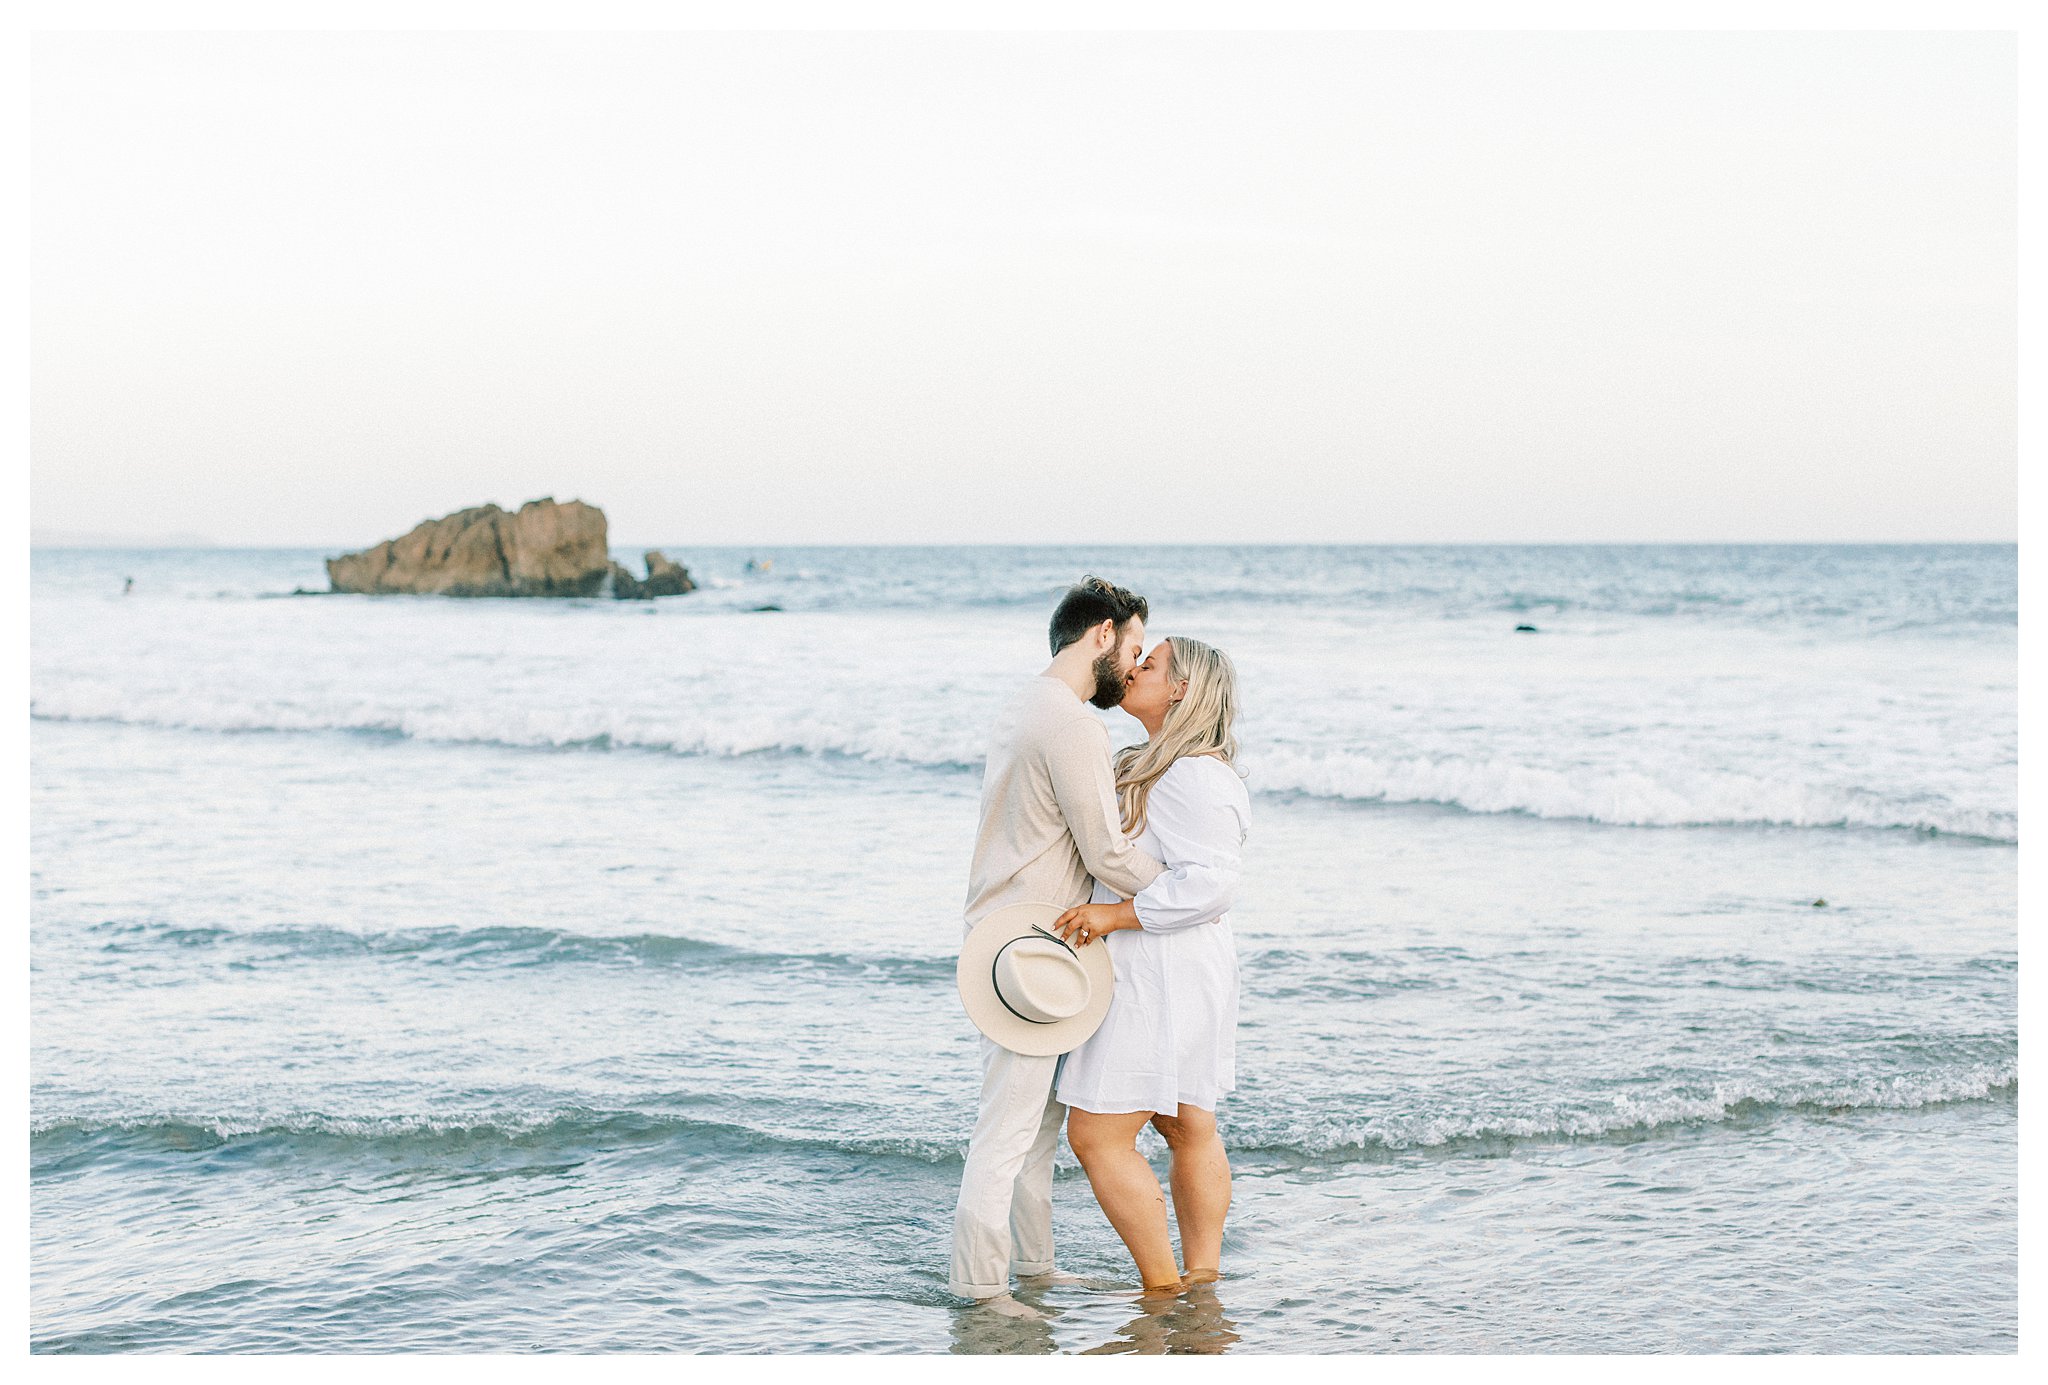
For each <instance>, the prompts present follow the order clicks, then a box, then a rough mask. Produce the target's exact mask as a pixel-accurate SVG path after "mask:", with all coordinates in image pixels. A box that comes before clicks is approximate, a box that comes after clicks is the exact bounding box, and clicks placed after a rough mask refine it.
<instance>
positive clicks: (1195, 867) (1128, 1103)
mask: <svg viewBox="0 0 2048 1385" xmlns="http://www.w3.org/2000/svg"><path fill="white" fill-rule="evenodd" d="M1250 824H1251V796H1250V795H1249V794H1248V793H1246V791H1245V787H1244V780H1242V779H1240V778H1239V777H1238V775H1237V771H1236V770H1234V769H1232V768H1231V767H1230V766H1229V765H1226V764H1225V763H1223V761H1221V760H1219V759H1217V758H1216V757H1215V756H1213V755H1187V756H1183V757H1181V758H1180V759H1178V760H1175V761H1174V762H1173V763H1172V764H1171V765H1169V766H1168V767H1167V770H1166V773H1164V774H1162V775H1160V776H1159V778H1158V779H1157V780H1156V781H1154V783H1153V785H1152V793H1151V796H1150V797H1149V798H1148V799H1147V800H1146V804H1145V830H1144V831H1143V832H1141V833H1139V835H1138V837H1137V846H1138V848H1139V849H1140V850H1142V851H1144V852H1145V853H1146V854H1148V855H1150V856H1151V857H1152V858H1153V859H1155V860H1157V861H1159V862H1160V863H1161V864H1163V865H1165V866H1166V872H1165V874H1163V875H1161V876H1160V877H1159V878H1158V879H1157V880H1155V881H1153V882H1152V883H1151V884H1150V885H1148V886H1146V887H1145V888H1144V889H1143V890H1142V891H1140V892H1139V893H1138V895H1137V897H1136V899H1135V901H1134V902H1135V904H1136V906H1137V911H1138V922H1139V923H1140V924H1141V925H1142V927H1139V928H1125V929H1119V930H1118V931H1116V932H1114V933H1111V934H1109V935H1108V936H1107V937H1105V938H1103V939H1102V940H1101V942H1100V943H1098V944H1095V945H1096V946H1102V947H1107V948H1108V949H1109V958H1110V963H1111V965H1112V968H1113V969H1114V971H1115V972H1116V990H1115V991H1114V992H1112V994H1111V999H1110V1002H1109V1013H1108V1015H1106V1016H1105V1017H1104V1018H1103V1021H1102V1027H1101V1028H1100V1029H1097V1030H1096V1031H1095V1033H1094V1034H1092V1035H1090V1036H1089V1038H1088V1039H1087V1041H1086V1042H1084V1043H1083V1044H1082V1045H1081V1046H1080V1047H1079V1048H1077V1049H1075V1050H1074V1051H1073V1052H1071V1053H1069V1054H1067V1055H1066V1056H1065V1057H1064V1058H1062V1059H1061V1060H1060V1068H1059V1077H1058V1079H1057V1084H1058V1085H1057V1090H1058V1096H1059V1100H1060V1101H1062V1102H1063V1103H1065V1104H1066V1105H1068V1106H1076V1107H1079V1108H1080V1109H1081V1110H1083V1111H1093V1112H1096V1113H1098V1114H1102V1115H1111V1114H1117V1113H1125V1112H1132V1111H1153V1112H1158V1113H1160V1114H1164V1115H1172V1114H1173V1113H1174V1112H1175V1111H1176V1110H1178V1109H1179V1108H1180V1107H1181V1106H1182V1105H1188V1106H1199V1107H1201V1108H1202V1109H1203V1110H1205V1111H1213V1110H1215V1109H1216V1102H1217V1100H1218V1099H1219V1098H1221V1097H1222V1096H1223V1094H1224V1093H1226V1092H1228V1091H1230V1090H1231V1088H1233V1087H1235V1086H1236V1085H1237V945H1236V942H1235V940H1234V939H1233V938H1232V937H1231V934H1230V920H1229V919H1228V918H1227V917H1226V914H1227V912H1228V910H1229V908H1230V906H1231V903H1232V902H1233V901H1234V899H1235V898H1236V895H1237V882H1238V874H1239V871H1240V868H1241V861H1242V853H1243V847H1244V839H1245V833H1246V831H1247V830H1248V829H1249V827H1250ZM1118 898H1120V896H1118V895H1117V894H1115V893H1114V892H1113V891H1111V890H1109V889H1107V888H1105V887H1104V886H1102V885H1099V884H1098V885H1097V886H1096V887H1095V902H1096V903H1098V904H1113V903H1115V902H1116V901H1117V899H1118Z"/></svg>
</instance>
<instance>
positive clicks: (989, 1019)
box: [954, 904, 1116, 1057]
mask: <svg viewBox="0 0 2048 1385" xmlns="http://www.w3.org/2000/svg"><path fill="white" fill-rule="evenodd" d="M1065 912H1067V911H1066V910H1065V909H1062V908H1060V907H1059V906H1058V905H1055V904H1012V905H1011V906H1010V907H1009V908H1007V909H998V910H996V911H995V912H994V913H993V914H990V915H989V916H988V917H987V918H985V919H983V920H982V921H981V922H980V923H977V924H975V925H974V928H973V931H971V932H970V933H968V935H967V940H966V941H965V942H963V943H961V944H960V965H959V967H958V968H957V969H956V970H955V972H954V976H955V979H956V980H957V982H958V984H959V987H960V1003H961V1004H962V1005H964V1006H966V1007H967V1018H969V1019H970V1020H973V1021H974V1027H975V1028H976V1029H979V1030H980V1031H981V1032H982V1033H984V1034H986V1035H988V1036H989V1038H991V1039H993V1040H995V1041H996V1042H997V1043H998V1044H1001V1045H1002V1046H1003V1047H1004V1048H1007V1049H1009V1050H1010V1052H1012V1053H1022V1054H1026V1055H1029V1056H1033V1057H1050V1056H1052V1055H1053V1054H1057V1053H1067V1052H1070V1051H1071V1050H1073V1049H1076V1048H1079V1047H1080V1046H1081V1043H1082V1041H1083V1040H1085V1039H1086V1038H1087V1037H1088V1036H1089V1035H1090V1034H1093V1033H1094V1032H1095V1031H1096V1030H1097V1029H1099V1028H1101V1027H1102V1017H1103V1016H1104V1015H1106V1014H1108V1013H1109V1000H1110V989H1111V987H1113V986H1114V985H1115V984H1116V969H1115V968H1114V967H1112V966H1111V965H1110V961H1109V944H1108V943H1107V942H1106V941H1104V940H1103V939H1101V938H1097V939H1096V940H1095V941H1094V942H1092V943H1090V944H1088V945H1087V946H1086V947H1076V948H1075V949H1074V955H1075V956H1076V957H1078V958H1080V959H1081V965H1082V967H1083V968H1085V969H1086V970H1087V973H1088V1004H1087V1007H1086V1008H1085V1009H1083V1010H1082V1011H1081V1012H1080V1013H1079V1014H1075V1015H1069V1016H1068V1017H1067V1018H1065V1019H1063V1020H1055V1021H1053V1022H1052V1023H1050V1024H1036V1023H1033V1022H1032V1021H1030V1020H1027V1019H1025V1018H1024V1017H1023V1016H1021V1015H1017V1014H1014V1013H1012V1012H1011V1010H1010V1008H1009V1007H1008V1006H1006V1005H1004V1004H1003V1002H1002V1000H1001V999H1000V998H999V997H998V996H997V995H996V982H995V963H996V954H997V953H998V952H1001V951H1002V950H1003V945H1004V944H1005V943H1008V942H1010V941H1012V940H1013V939H1016V938H1023V937H1030V936H1031V935H1032V934H1031V930H1032V927H1033V926H1034V925H1036V926H1037V927H1039V928H1043V929H1046V930H1047V931H1051V929H1052V924H1053V920H1054V919H1057V918H1058V917H1059V916H1060V915H1061V914H1064V913H1065Z"/></svg>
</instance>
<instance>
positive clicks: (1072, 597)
mask: <svg viewBox="0 0 2048 1385" xmlns="http://www.w3.org/2000/svg"><path fill="white" fill-rule="evenodd" d="M1149 614H1150V608H1149V607H1147V606H1146V605H1145V598H1144V597H1142V596H1140V595H1138V594H1137V593H1136V592H1132V591H1125V590H1124V589H1123V588H1122V587H1113V586H1111V585H1110V584H1109V583H1107V582H1105V581H1103V580H1102V579H1101V578H1100V577H1083V578H1082V579H1081V580H1080V581H1078V582H1076V583H1075V584H1074V585H1073V586H1071V587H1069V588H1067V594H1066V595H1065V596H1063V597H1061V598H1060V604H1059V605H1057V606H1055V607H1054V608H1053V612H1052V628H1051V630H1050V631H1048V632H1047V633H1048V634H1049V635H1050V637H1051V639H1052V652H1053V653H1055V654H1057V653H1059V652H1060V651H1061V650H1062V649H1065V648H1066V647H1067V646H1068V645H1070V644H1072V643H1073V642H1074V641H1075V640H1078V639H1080V638H1081V636H1083V635H1085V634H1087V633H1088V632H1089V631H1090V630H1093V629H1094V628H1095V627H1096V626H1098V625H1100V624H1102V622H1103V621H1105V620H1113V621H1115V622H1116V628H1117V630H1118V632H1119V633H1121V632H1122V630H1123V628H1124V626H1126V625H1128V624H1130V622H1131V618H1132V617H1133V616H1136V617H1137V618H1138V619H1139V620H1144V619H1145V618H1146V617H1147V616H1148V615H1149Z"/></svg>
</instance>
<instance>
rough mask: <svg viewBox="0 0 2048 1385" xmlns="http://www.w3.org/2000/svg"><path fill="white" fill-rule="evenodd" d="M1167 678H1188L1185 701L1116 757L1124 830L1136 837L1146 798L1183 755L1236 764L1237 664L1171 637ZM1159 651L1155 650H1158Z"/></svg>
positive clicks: (1141, 826)
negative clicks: (1146, 736)
mask: <svg viewBox="0 0 2048 1385" xmlns="http://www.w3.org/2000/svg"><path fill="white" fill-rule="evenodd" d="M1163 643H1164V644H1165V646H1166V649H1167V651H1168V656H1167V657H1168V662H1167V666H1166V676H1167V679H1168V681H1170V682H1179V681H1181V680H1182V679H1185V680H1186V681H1187V685H1188V690H1187V692H1186V694H1184V695H1183V696H1182V697H1181V699H1180V701H1179V702H1177V703H1175V704H1174V705H1173V706H1171V707H1169V708H1167V709H1166V719H1165V720H1164V721H1163V722H1161V723H1160V724H1159V734H1158V735H1156V736H1154V737H1153V738H1152V739H1151V740H1149V741H1146V742H1144V743H1143V744H1142V745H1133V746H1128V747H1126V748H1125V749H1124V750H1123V751H1121V752H1120V753H1119V754H1118V755H1117V757H1116V800H1117V806H1118V807H1119V808H1120V809H1121V810H1122V812H1123V819H1124V831H1125V832H1126V833H1128V834H1130V835H1131V836H1134V837H1135V836H1136V835H1137V834H1138V833H1139V832H1141V831H1143V830H1144V828H1145V800H1146V799H1147V798H1149V797H1151V794H1152V786H1153V785H1154V784H1156V783H1158V782H1159V776H1160V775H1162V774H1164V773H1166V771H1167V770H1168V769H1169V768H1171V767H1172V765H1173V762H1174V761H1175V760H1178V759H1179V758H1180V757H1181V756H1183V755H1214V756H1215V757H1216V758H1217V759H1219V760H1221V761H1223V763H1224V764H1226V765H1230V766H1232V767H1233V768H1234V767H1235V766H1236V764H1237V667H1236V665H1234V664H1232V663H1231V662H1230V656H1229V655H1228V654H1225V653H1224V652H1223V651H1222V650H1220V649H1216V648H1214V647H1212V646H1210V645H1206V644H1203V643H1202V642H1201V641H1200V640H1190V639H1183V638H1182V637H1180V636H1179V635H1168V636H1167V637H1166V639H1165V640H1164V641H1163ZM1157 652H1158V651H1156V650H1155V651H1154V653H1155V654H1156V653H1157Z"/></svg>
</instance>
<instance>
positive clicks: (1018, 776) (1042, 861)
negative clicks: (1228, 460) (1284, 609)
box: [948, 577, 1162, 1317]
mask: <svg viewBox="0 0 2048 1385" xmlns="http://www.w3.org/2000/svg"><path fill="white" fill-rule="evenodd" d="M1147 614H1149V611H1148V608H1147V606H1146V604H1145V598H1144V597H1142V596H1137V595H1135V594H1133V593H1131V592H1128V591H1125V590H1124V589H1123V588H1122V587H1114V586H1111V585H1110V584H1109V583H1107V582H1105V581H1102V580H1101V579H1100V578H1097V577H1086V578H1083V579H1082V580H1081V582H1080V584H1079V585H1077V586H1075V587H1073V588H1072V589H1071V590H1069V591H1068V592H1067V594H1066V595H1065V596H1064V597H1062V598H1061V599H1060V603H1059V606H1058V607H1057V608H1056V609H1055V610H1054V611H1053V615H1052V626H1051V630H1050V632H1049V633H1050V638H1051V644H1052V656H1053V657H1052V663H1051V664H1049V665H1047V667H1046V670H1045V672H1044V673H1042V674H1040V675H1039V676H1038V677H1036V678H1034V679H1032V680H1031V682H1030V683H1029V684H1027V685H1026V686H1025V687H1024V688H1023V689H1021V690H1020V691H1019V692H1018V693H1017V694H1016V695H1015V696H1014V697H1012V698H1011V699H1010V702H1009V704H1008V705H1007V706H1006V707H1005V708H1004V710H1003V713H1002V715H1001V716H999V717H998V718H997V720H996V725H995V730H994V733H993V736H992V738H991V741H990V745H989V753H988V765H987V768H986V769H985V770H984V771H983V773H982V781H981V827H980V831H979V832H978V834H977V835H976V837H975V840H974V864H973V866H972V867H971V868H970V870H969V872H968V883H967V929H968V931H969V932H972V931H973V928H974V925H975V924H976V923H978V922H980V921H981V920H982V919H983V918H986V917H987V916H988V915H990V914H992V913H994V912H995V911H996V910H998V909H1003V908H1007V907H1008V906H1010V905H1012V904H1024V903H1043V904H1054V905H1058V906H1059V907H1060V908H1062V909H1065V908H1070V907H1072V906H1073V905H1076V904H1085V903H1087V901H1088V898H1089V896H1090V894H1092V893H1093V890H1094V881H1096V880H1100V881H1101V882H1102V883H1103V884H1105V885H1107V886H1109V887H1110V888H1111V889H1113V890H1115V891H1117V892H1118V893H1119V894H1121V895H1123V896H1125V897H1126V898H1128V897H1130V896H1132V895H1135V894H1137V893H1138V892H1139V891H1140V890H1142V889H1144V888H1145V887H1146V886H1147V885H1149V884H1151V883H1152V881H1153V880H1154V879H1155V878H1157V877H1158V876H1159V874H1160V873H1161V870H1162V867H1161V866H1160V864H1159V862H1157V861H1155V860H1153V859H1152V858H1151V857H1149V856H1147V855H1145V854H1144V853H1143V852H1141V851H1139V850H1138V849H1137V848H1135V847H1133V846H1132V845H1131V843H1130V839H1129V838H1127V837H1126V836H1125V835H1124V832H1123V827H1122V822H1121V817H1120V815H1119V813H1118V811H1117V803H1116V784H1115V777H1114V774H1113V773H1112V771H1111V768H1110V758H1109V732H1108V731H1107V730H1105V729H1104V727H1103V725H1102V722H1101V721H1100V720H1099V719H1098V718H1097V717H1096V716H1095V715H1094V714H1093V713H1091V712H1090V711H1089V710H1088V708H1087V707H1086V706H1084V705H1083V702H1084V701H1085V702H1087V703H1092V704H1093V705H1094V706H1097V707H1102V708H1109V707H1114V706H1116V705H1117V704H1118V703H1120V702H1122V701H1123V697H1124V690H1125V689H1126V688H1127V687H1128V686H1129V685H1130V682H1131V679H1132V677H1133V676H1134V675H1135V674H1136V672H1137V667H1138V657H1139V654H1140V652H1141V650H1142V649H1143V647H1144V643H1145V617H1146V615H1147ZM1058 1066H1059V1058H1058V1057H1057V1056H1052V1057H1033V1056H1027V1055H1024V1054H1018V1053H1012V1052H1010V1051H1009V1050H1008V1049H1006V1048H1003V1047H1001V1046H1000V1045H998V1044H996V1043H995V1042H994V1041H993V1040H991V1039H989V1038H987V1037H985V1036H984V1037H983V1038H982V1040H981V1071H982V1082H981V1109H980V1113H979V1115H978V1116H977V1118H976V1120H975V1123H974V1135H973V1138H972V1139H971V1140H970V1141H969V1143H968V1148H967V1167H966V1168H965V1169H964V1170H963V1171H962V1172H961V1175H960V1200H959V1203H958V1205H957V1206H956V1208H955V1209H954V1214H953V1269H952V1274H951V1276H950V1277H949V1279H948V1287H949V1288H951V1289H952V1291H953V1292H954V1293H955V1294H958V1295H959V1296H961V1297H962V1298H971V1299H976V1300H979V1301H980V1302H982V1303H983V1304H985V1305H986V1306H988V1307H991V1308H993V1309H995V1310H996V1311H997V1312H1001V1313H1006V1314H1009V1315H1011V1316H1014V1317H1038V1316H1041V1315H1040V1314H1039V1313H1038V1312H1037V1310H1035V1309H1033V1308H1031V1307H1029V1306H1028V1305H1026V1304H1022V1303H1019V1302H1017V1301H1016V1300H1015V1299H1014V1298H1012V1297H1011V1296H1010V1273H1011V1271H1012V1270H1013V1269H1014V1270H1015V1272H1016V1273H1017V1274H1019V1275H1023V1276H1027V1277H1028V1276H1040V1275H1049V1274H1051V1273H1052V1269H1053V1264H1052V1159H1053V1152H1054V1150H1055V1149H1057V1148H1058V1146H1059V1138H1060V1124H1061V1122H1062V1121H1063V1120H1064V1119H1065V1117H1066V1108H1065V1107H1064V1106H1062V1105H1060V1104H1059V1102H1057V1101H1056V1100H1054V1099H1053V1074H1054V1072H1055V1071H1056V1070H1057V1068H1058Z"/></svg>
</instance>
